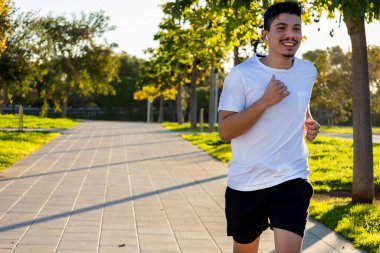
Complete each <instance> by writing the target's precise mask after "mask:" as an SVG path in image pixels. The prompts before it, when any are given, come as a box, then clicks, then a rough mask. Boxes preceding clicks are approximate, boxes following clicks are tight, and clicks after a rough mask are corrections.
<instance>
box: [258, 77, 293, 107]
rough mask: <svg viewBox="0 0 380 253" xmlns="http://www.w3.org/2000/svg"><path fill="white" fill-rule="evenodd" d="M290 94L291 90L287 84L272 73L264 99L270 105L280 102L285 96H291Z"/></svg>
mask: <svg viewBox="0 0 380 253" xmlns="http://www.w3.org/2000/svg"><path fill="white" fill-rule="evenodd" d="M289 94H290V92H289V91H288V88H287V87H286V85H285V84H284V83H283V82H281V81H280V80H276V77H275V76H274V75H272V78H271V79H270V81H269V83H268V86H267V88H266V90H265V93H264V95H263V96H262V99H263V101H265V103H266V104H267V106H268V107H269V106H272V105H275V104H278V103H279V102H280V101H281V100H283V99H284V98H285V97H287V96H289Z"/></svg>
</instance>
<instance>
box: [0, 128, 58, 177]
mask: <svg viewBox="0 0 380 253" xmlns="http://www.w3.org/2000/svg"><path fill="white" fill-rule="evenodd" d="M58 135H60V134H59V133H41V132H0V171H2V170H4V168H6V167H8V166H11V165H12V164H13V163H14V162H16V161H17V160H19V159H21V158H23V157H24V156H26V155H29V154H30V153H32V152H33V151H34V150H36V149H38V148H39V147H41V146H42V145H44V144H45V143H47V142H49V141H51V140H52V139H54V138H55V137H57V136H58Z"/></svg>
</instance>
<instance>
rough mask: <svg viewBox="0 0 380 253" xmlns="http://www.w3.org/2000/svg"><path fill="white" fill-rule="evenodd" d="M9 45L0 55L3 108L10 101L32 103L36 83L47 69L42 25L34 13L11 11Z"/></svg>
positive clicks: (0, 87)
mask: <svg viewBox="0 0 380 253" xmlns="http://www.w3.org/2000/svg"><path fill="white" fill-rule="evenodd" d="M8 18H9V19H10V25H11V28H10V29H9V30H8V31H7V33H6V37H7V40H6V49H5V51H4V52H3V53H2V54H1V55H0V112H2V109H3V106H4V105H6V104H7V103H9V102H10V103H25V102H30V103H33V102H34V101H35V98H36V97H37V96H36V93H37V91H36V89H35V87H34V84H35V83H36V82H37V81H38V80H40V79H41V78H42V76H43V74H44V73H45V69H44V68H42V67H41V62H42V61H44V59H45V58H44V54H43V49H42V48H43V47H42V46H41V45H43V42H42V41H41V36H40V35H41V29H42V28H41V25H40V22H39V20H38V19H37V16H36V15H35V14H34V13H16V12H12V14H11V15H9V17H8Z"/></svg>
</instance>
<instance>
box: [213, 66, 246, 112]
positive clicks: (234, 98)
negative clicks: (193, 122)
mask: <svg viewBox="0 0 380 253" xmlns="http://www.w3.org/2000/svg"><path fill="white" fill-rule="evenodd" d="M244 87H245V81H244V78H243V76H242V74H241V73H240V71H239V70H238V69H232V70H231V71H230V73H228V75H227V76H226V78H225V79H224V83H223V90H222V94H221V96H220V100H219V107H218V110H219V111H220V110H225V111H232V112H241V111H243V110H244V108H245V88H244Z"/></svg>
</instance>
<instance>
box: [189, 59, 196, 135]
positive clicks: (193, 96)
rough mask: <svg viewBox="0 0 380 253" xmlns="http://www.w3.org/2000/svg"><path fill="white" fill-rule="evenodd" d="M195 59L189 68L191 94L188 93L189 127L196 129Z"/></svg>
mask: <svg viewBox="0 0 380 253" xmlns="http://www.w3.org/2000/svg"><path fill="white" fill-rule="evenodd" d="M196 62H197V61H194V63H193V69H192V70H191V84H190V85H191V94H190V128H191V129H197V122H198V119H197V63H196Z"/></svg>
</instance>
